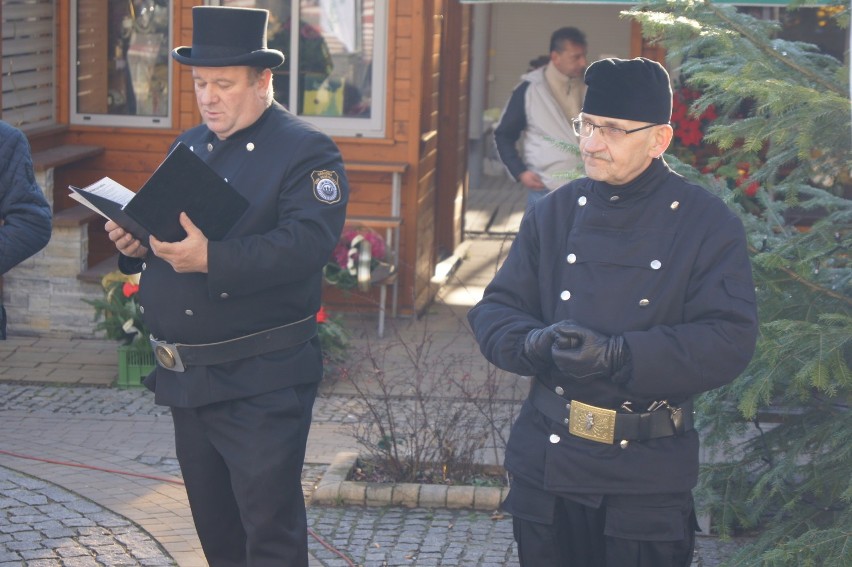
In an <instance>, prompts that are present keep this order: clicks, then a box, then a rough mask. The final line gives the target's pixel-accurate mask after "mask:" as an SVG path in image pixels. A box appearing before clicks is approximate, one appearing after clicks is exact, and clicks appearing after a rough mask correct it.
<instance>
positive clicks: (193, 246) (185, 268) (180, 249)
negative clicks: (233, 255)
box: [150, 213, 207, 274]
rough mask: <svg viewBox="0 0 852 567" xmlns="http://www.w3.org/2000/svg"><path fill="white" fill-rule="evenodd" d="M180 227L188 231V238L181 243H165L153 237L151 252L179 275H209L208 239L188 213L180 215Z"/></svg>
mask: <svg viewBox="0 0 852 567" xmlns="http://www.w3.org/2000/svg"><path fill="white" fill-rule="evenodd" d="M180 225H181V226H182V227H183V229H184V230H185V231H186V238H184V239H183V240H181V241H179V242H163V241H161V240H157V239H156V238H154V237H153V236H152V237H151V239H150V244H151V251H152V252H154V254H155V255H156V256H157V257H159V258H162V259H163V260H165V261H166V262H168V263H169V264H171V266H172V268H174V270H175V271H176V272H178V273H189V272H201V273H204V274H206V273H207V237H206V236H204V233H203V232H201V229H200V228H198V227H197V226H195V224H193V222H192V221H191V220H189V217H188V216H187V214H186V213H181V214H180Z"/></svg>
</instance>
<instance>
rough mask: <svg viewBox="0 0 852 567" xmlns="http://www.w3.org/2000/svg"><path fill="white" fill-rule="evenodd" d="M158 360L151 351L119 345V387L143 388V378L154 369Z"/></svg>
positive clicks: (117, 384)
mask: <svg viewBox="0 0 852 567" xmlns="http://www.w3.org/2000/svg"><path fill="white" fill-rule="evenodd" d="M156 365H157V362H156V361H155V360H154V353H153V352H151V351H140V350H139V349H136V348H133V347H131V346H127V345H122V346H120V347H118V382H117V383H116V386H118V387H119V388H141V387H142V379H143V378H145V377H146V376H147V375H148V374H150V373H151V371H152V370H154V367H155V366H156Z"/></svg>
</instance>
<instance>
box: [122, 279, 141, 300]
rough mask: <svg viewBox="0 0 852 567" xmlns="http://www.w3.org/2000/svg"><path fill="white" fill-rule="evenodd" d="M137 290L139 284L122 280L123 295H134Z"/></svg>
mask: <svg viewBox="0 0 852 567" xmlns="http://www.w3.org/2000/svg"><path fill="white" fill-rule="evenodd" d="M138 291H139V284H133V283H130V282H124V285H123V286H121V293H123V294H124V297H131V296H134V295H136V292H138Z"/></svg>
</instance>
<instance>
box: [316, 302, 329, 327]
mask: <svg viewBox="0 0 852 567" xmlns="http://www.w3.org/2000/svg"><path fill="white" fill-rule="evenodd" d="M326 321H328V313H326V312H325V307H322V306H320V308H319V311H317V323H325V322H326Z"/></svg>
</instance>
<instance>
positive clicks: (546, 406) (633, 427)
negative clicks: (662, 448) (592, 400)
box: [529, 379, 694, 446]
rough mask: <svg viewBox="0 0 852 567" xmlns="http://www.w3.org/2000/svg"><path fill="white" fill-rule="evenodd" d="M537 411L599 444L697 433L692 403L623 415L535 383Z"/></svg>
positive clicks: (661, 405)
mask: <svg viewBox="0 0 852 567" xmlns="http://www.w3.org/2000/svg"><path fill="white" fill-rule="evenodd" d="M529 399H530V402H531V403H532V405H533V407H535V408H536V409H537V410H538V411H540V412H541V413H543V414H544V415H545V416H547V417H548V418H550V419H551V420H553V421H555V422H557V423H559V424H562V425H565V426H567V427H568V431H569V433H571V434H572V435H576V436H578V437H583V438H585V439H589V440H591V441H598V442H599V443H609V444H612V443H615V442H617V441H620V442H622V446H626V445H625V443H624V442H627V441H646V440H648V439H658V438H660V437H671V436H672V435H680V434H681V433H683V432H685V431H690V430H692V429H693V427H694V425H693V416H692V401H691V400H688V401H686V402H684V403H683V404H681V405H680V406H677V407H675V406H671V405H669V404H668V403H665V402H662V403H659V408H660V409H657V410H655V411H647V412H644V413H623V412H617V411H615V410H611V409H607V408H599V407H596V406H591V405H589V404H585V403H583V402H579V401H577V400H568V399H566V398H563V397H562V396H560V395H559V394H557V393H556V392H554V391H552V390H551V389H550V388H548V387H547V386H545V385H544V384H542V383H541V382H540V381H539V380H536V379H534V380H533V385H532V388H531V389H530V395H529Z"/></svg>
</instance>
